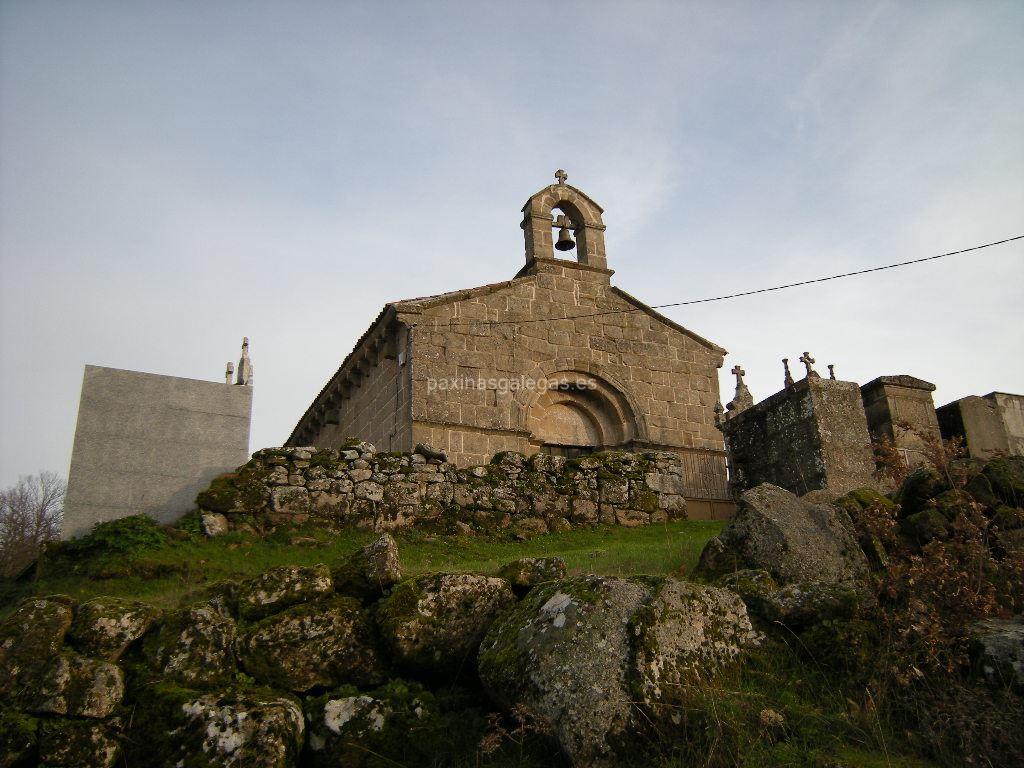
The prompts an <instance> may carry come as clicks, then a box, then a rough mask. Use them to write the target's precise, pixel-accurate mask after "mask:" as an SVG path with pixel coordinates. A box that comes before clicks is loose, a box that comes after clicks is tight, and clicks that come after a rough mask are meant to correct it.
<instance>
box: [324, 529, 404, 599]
mask: <svg viewBox="0 0 1024 768" xmlns="http://www.w3.org/2000/svg"><path fill="white" fill-rule="evenodd" d="M331 575H332V576H333V577H334V588H335V589H336V590H338V592H341V593H342V594H345V595H351V596H352V597H358V598H360V599H362V600H376V599H377V598H379V597H380V596H381V595H384V594H385V593H387V592H388V591H390V589H391V588H392V587H393V586H394V585H395V584H397V583H398V582H400V581H401V580H402V562H401V560H400V559H399V556H398V542H396V541H395V539H394V538H393V537H392V536H391V535H390V534H387V533H385V534H383V535H382V536H380V537H379V538H377V539H375V540H374V541H372V542H370V543H369V544H367V545H366V546H365V547H363V548H362V549H360V550H358V551H356V552H355V553H353V554H352V555H351V556H350V557H348V558H347V559H346V560H345V561H344V562H342V563H340V564H339V565H337V566H335V568H333V569H332V571H331Z"/></svg>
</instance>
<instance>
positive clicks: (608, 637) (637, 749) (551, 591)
mask: <svg viewBox="0 0 1024 768" xmlns="http://www.w3.org/2000/svg"><path fill="white" fill-rule="evenodd" d="M759 641H760V634H759V633H758V632H756V631H755V630H754V629H753V627H752V626H751V623H750V619H749V617H748V615H747V609H746V606H744V604H743V601H742V600H741V599H740V598H739V596H738V595H736V594H734V593H732V592H729V591H727V590H724V589H720V588H717V587H709V586H702V585H698V584H693V583H690V582H685V581H680V580H677V579H658V578H649V577H644V578H633V579H623V578H613V577H603V576H580V577H575V578H569V579H562V580H559V581H555V582H550V583H547V584H542V585H540V586H538V587H536V588H534V589H533V590H532V591H531V592H530V593H529V594H528V595H527V596H526V597H525V598H524V599H523V600H522V601H521V602H520V603H519V605H517V606H516V607H515V608H514V609H512V610H511V611H509V612H507V613H505V614H504V615H503V616H502V617H501V618H500V619H498V621H496V622H495V623H494V625H493V626H492V627H491V630H490V631H489V632H488V633H487V637H486V638H485V640H484V642H483V643H482V644H481V646H480V653H479V659H478V670H479V673H480V679H481V680H482V682H483V684H484V688H485V689H486V690H487V692H488V693H489V694H490V695H491V696H492V698H494V699H495V700H496V701H497V702H499V703H501V704H502V705H503V706H505V707H506V708H512V707H515V706H525V707H526V708H527V709H529V710H530V711H532V712H533V713H534V714H535V715H537V716H539V717H540V718H542V719H544V720H546V721H547V722H549V723H550V724H551V726H552V728H553V730H554V735H555V738H556V739H557V741H558V743H559V744H560V746H561V748H562V750H563V752H564V753H565V754H566V756H567V757H568V758H569V759H570V760H571V761H572V762H573V764H575V765H586V766H606V765H607V766H611V765H617V764H619V762H620V761H621V758H622V757H623V756H625V755H629V756H630V757H632V758H636V757H638V756H641V753H642V751H643V750H644V749H645V748H646V746H650V745H651V744H652V743H653V742H652V740H650V739H648V738H646V737H647V736H649V735H650V733H651V728H652V727H655V728H658V729H664V728H665V727H667V728H671V727H672V725H673V721H675V718H674V717H673V716H674V715H676V714H677V713H678V712H679V702H680V701H681V700H682V699H683V698H684V695H685V693H686V691H687V690H688V686H690V685H692V684H695V683H709V682H711V681H713V679H714V677H715V676H716V675H717V674H719V673H720V672H721V671H722V670H723V669H724V668H726V667H727V666H730V665H731V664H732V662H733V661H734V660H735V659H736V658H737V657H738V656H739V655H740V653H741V652H742V651H743V650H744V649H745V648H746V647H748V646H751V645H754V644H756V643H758V642H759ZM675 722H678V721H675Z"/></svg>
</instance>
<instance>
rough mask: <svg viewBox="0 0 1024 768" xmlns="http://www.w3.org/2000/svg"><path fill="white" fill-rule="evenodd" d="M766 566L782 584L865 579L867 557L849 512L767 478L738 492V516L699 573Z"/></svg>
mask: <svg viewBox="0 0 1024 768" xmlns="http://www.w3.org/2000/svg"><path fill="white" fill-rule="evenodd" d="M750 568H753V569H763V570H766V571H768V572H769V573H770V574H771V575H772V577H773V578H775V579H776V580H778V581H779V582H781V583H784V584H786V583H790V582H814V581H821V582H844V581H853V580H857V579H860V578H863V577H864V576H865V575H866V574H867V572H868V563H867V558H866V556H865V555H864V552H863V551H862V550H861V548H860V546H859V544H858V543H857V539H856V536H855V534H854V531H853V524H852V522H851V520H850V517H849V515H848V514H847V513H846V512H845V511H844V510H843V509H841V508H839V507H837V506H834V505H831V504H813V503H809V502H807V501H804V500H801V499H799V498H797V497H796V496H794V495H793V494H792V493H790V492H789V491H787V490H784V489H782V488H779V487H778V486H775V485H771V484H769V483H764V484H762V485H759V486H757V487H756V488H752V489H750V490H749V491H746V492H745V493H744V494H743V495H742V496H741V497H740V504H739V509H738V510H737V512H736V515H735V516H734V517H733V519H732V520H731V521H730V522H729V524H728V525H727V526H726V528H725V530H723V531H722V533H721V534H719V535H718V536H716V537H715V538H714V539H712V540H711V541H710V542H708V544H707V546H706V547H705V548H704V551H703V552H702V553H701V557H700V562H699V563H698V565H697V572H698V573H700V574H702V575H704V576H706V577H709V578H715V577H718V576H721V575H724V574H726V573H729V572H731V571H736V570H744V569H750Z"/></svg>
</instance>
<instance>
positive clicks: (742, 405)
mask: <svg viewBox="0 0 1024 768" xmlns="http://www.w3.org/2000/svg"><path fill="white" fill-rule="evenodd" d="M731 373H732V374H733V375H734V376H735V377H736V394H735V395H734V396H733V398H732V400H730V401H729V403H728V405H726V406H725V408H726V410H727V411H728V412H729V416H735V415H736V414H737V413H739V412H740V411H745V410H746V409H747V408H749V407H750V406H752V405H753V404H754V396H753V395H752V394H750V390H749V389H747V385H746V384H744V383H743V377H744V376H745V375H746V373H747V372H746V371H744V370H743V368H742V367H740V366H739V365H734V366H733V367H732V371H731Z"/></svg>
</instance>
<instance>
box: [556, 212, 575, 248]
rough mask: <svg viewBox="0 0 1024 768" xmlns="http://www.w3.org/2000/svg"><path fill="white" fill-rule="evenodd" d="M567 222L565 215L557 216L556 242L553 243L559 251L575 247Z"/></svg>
mask: <svg viewBox="0 0 1024 768" xmlns="http://www.w3.org/2000/svg"><path fill="white" fill-rule="evenodd" d="M568 224H569V222H568V221H567V220H566V218H565V216H559V217H558V227H559V229H558V242H556V243H555V248H557V249H558V250H560V251H571V250H572V249H573V248H575V247H576V241H575V240H573V239H572V235H570V234H569V227H568V226H567V225H568Z"/></svg>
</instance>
